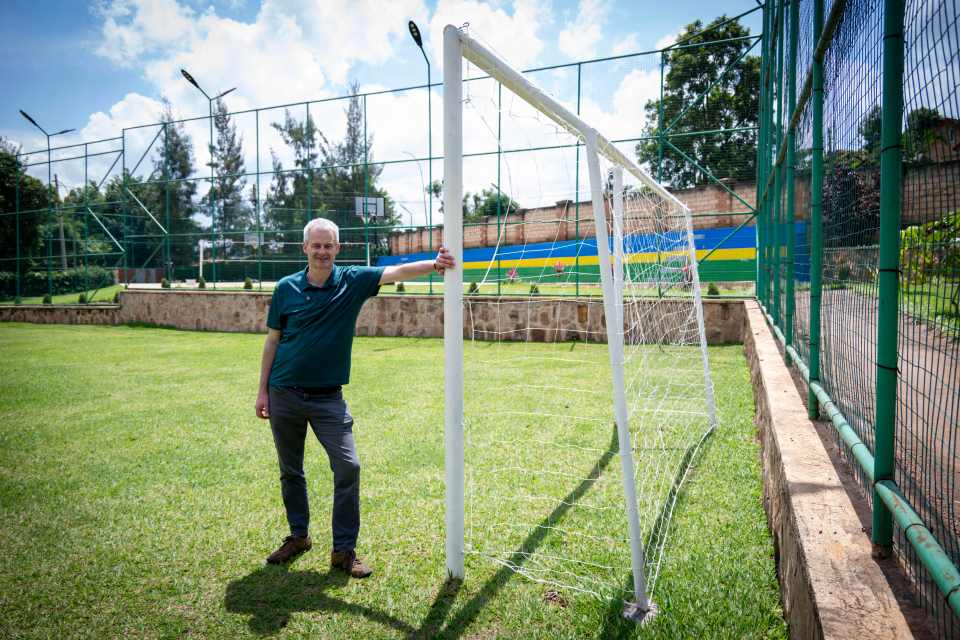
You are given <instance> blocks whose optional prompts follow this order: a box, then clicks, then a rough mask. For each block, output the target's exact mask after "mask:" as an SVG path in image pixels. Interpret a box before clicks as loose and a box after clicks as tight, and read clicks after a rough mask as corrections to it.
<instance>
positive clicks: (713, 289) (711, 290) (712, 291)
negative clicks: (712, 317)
mask: <svg viewBox="0 0 960 640" xmlns="http://www.w3.org/2000/svg"><path fill="white" fill-rule="evenodd" d="M707 295H708V296H718V295H720V289H717V283H716V282H711V283H710V284H709V285H707Z"/></svg>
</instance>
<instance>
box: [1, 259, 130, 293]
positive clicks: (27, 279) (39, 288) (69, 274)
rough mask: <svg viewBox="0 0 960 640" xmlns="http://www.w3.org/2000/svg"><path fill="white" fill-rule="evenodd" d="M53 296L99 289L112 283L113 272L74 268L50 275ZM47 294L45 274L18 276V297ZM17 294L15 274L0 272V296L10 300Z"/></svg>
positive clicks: (35, 272) (102, 269) (23, 274)
mask: <svg viewBox="0 0 960 640" xmlns="http://www.w3.org/2000/svg"><path fill="white" fill-rule="evenodd" d="M50 275H51V279H52V281H53V293H54V295H56V294H60V293H75V292H78V291H84V290H86V289H100V288H103V287H109V286H110V285H112V284H113V283H114V281H113V271H111V270H110V269H105V268H104V267H94V266H91V267H74V268H72V269H66V270H64V271H54V272H52V273H51V274H50ZM47 292H48V284H47V272H46V271H28V272H27V273H21V274H20V295H21V296H40V295H44V294H46V293H47ZM16 294H17V274H16V272H13V271H0V296H3V297H5V298H12V297H13V296H15V295H16Z"/></svg>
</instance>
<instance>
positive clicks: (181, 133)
mask: <svg viewBox="0 0 960 640" xmlns="http://www.w3.org/2000/svg"><path fill="white" fill-rule="evenodd" d="M160 121H161V123H163V127H164V130H163V132H162V133H161V134H160V137H159V139H158V140H157V143H158V145H159V147H158V153H157V155H156V156H155V158H154V160H153V171H152V173H151V175H150V181H151V182H155V181H160V183H159V184H158V185H157V186H158V189H157V191H156V193H155V197H156V200H157V205H158V206H157V210H158V211H162V212H163V213H164V215H163V216H162V217H160V216H158V218H157V219H158V220H160V222H162V223H165V222H166V220H167V216H168V215H169V221H170V228H169V229H167V231H168V232H170V233H171V234H173V236H174V238H175V240H172V241H171V243H170V261H171V262H173V264H174V266H180V267H185V266H187V265H190V264H191V263H192V262H193V256H194V252H195V251H196V243H195V242H194V237H195V236H191V235H189V234H197V233H199V232H200V224H199V222H197V221H196V220H195V219H194V214H195V213H196V206H195V203H194V198H195V197H196V194H197V183H196V182H195V181H194V180H192V179H191V178H193V177H194V172H195V169H194V156H193V142H192V141H191V140H190V136H189V135H187V132H186V130H185V129H184V126H183V123H181V122H175V121H174V117H173V109H172V107H171V106H170V102H169V101H167V100H166V99H164V101H163V110H162V111H161V113H160ZM171 275H172V274H171Z"/></svg>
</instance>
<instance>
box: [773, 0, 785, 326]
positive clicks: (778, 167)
mask: <svg viewBox="0 0 960 640" xmlns="http://www.w3.org/2000/svg"><path fill="white" fill-rule="evenodd" d="M785 18H786V15H785V13H784V11H783V2H780V3H779V4H778V5H777V17H776V21H777V26H776V29H775V31H774V35H775V36H776V43H777V44H776V47H777V60H776V64H777V73H776V96H775V97H776V101H777V123H776V125H775V129H774V138H773V141H774V149H776V152H777V153H776V155H779V153H780V146H781V145H782V144H783V100H782V96H783V26H784V22H785ZM776 155H774V161H773V163H774V165H773V172H774V173H773V210H772V211H773V234H772V240H773V301H772V304H771V305H770V309H771V316H772V317H773V321H774V324H776V325H778V326H780V329H781V331H782V330H783V322H782V319H783V318H782V317H781V315H780V267H781V266H782V264H781V263H782V262H783V256H782V255H781V250H782V248H783V239H782V238H781V235H782V231H783V229H782V225H781V223H780V214H781V209H782V208H783V207H782V204H783V202H782V201H783V198H781V197H780V190H781V189H782V188H783V180H782V176H783V171H782V169H783V163H782V162H781V163H779V164H778V163H777V161H776Z"/></svg>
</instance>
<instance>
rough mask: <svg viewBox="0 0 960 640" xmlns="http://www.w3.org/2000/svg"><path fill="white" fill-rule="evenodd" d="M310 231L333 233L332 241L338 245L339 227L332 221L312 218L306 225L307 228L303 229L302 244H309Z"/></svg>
mask: <svg viewBox="0 0 960 640" xmlns="http://www.w3.org/2000/svg"><path fill="white" fill-rule="evenodd" d="M311 229H326V230H327V231H332V232H333V241H334V242H336V243H337V244H340V227H338V226H337V225H336V224H334V222H333V221H332V220H327V219H326V218H314V219H313V220H311V221H310V222H308V223H307V226H305V227H304V228H303V243H304V244H306V243H308V242H310V230H311Z"/></svg>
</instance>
